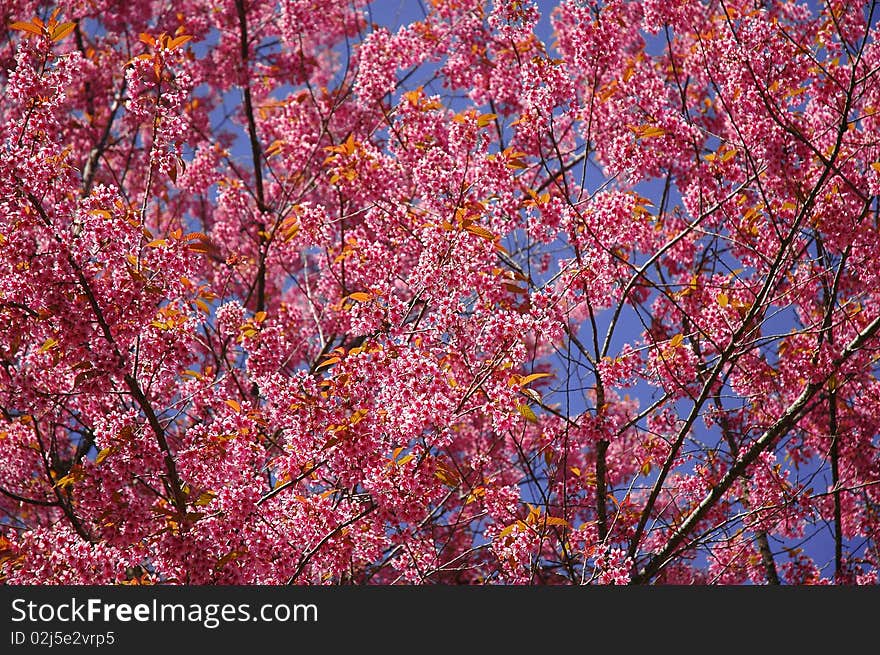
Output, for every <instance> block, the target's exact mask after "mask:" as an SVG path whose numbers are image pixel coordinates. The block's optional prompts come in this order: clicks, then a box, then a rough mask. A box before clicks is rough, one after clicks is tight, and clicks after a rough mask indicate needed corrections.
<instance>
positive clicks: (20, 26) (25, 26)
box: [9, 22, 43, 36]
mask: <svg viewBox="0 0 880 655" xmlns="http://www.w3.org/2000/svg"><path fill="white" fill-rule="evenodd" d="M9 27H10V28H11V29H13V30H19V31H20V32H28V33H30V34H35V35H36V36H43V30H42V29H41V28H40V27H39V26H37V25H34V24H33V23H22V22H16V23H10V25H9Z"/></svg>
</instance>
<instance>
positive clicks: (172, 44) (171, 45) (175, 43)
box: [165, 34, 192, 50]
mask: <svg viewBox="0 0 880 655" xmlns="http://www.w3.org/2000/svg"><path fill="white" fill-rule="evenodd" d="M191 38H192V36H190V35H189V34H184V35H182V36H178V37H177V38H176V39H171V40H170V41H168V43H167V44H166V46H165V47H166V48H168V49H169V50H174V49H176V48H179V47H180V46H182V45H183V44H184V43H186V42H187V41H189V40H190V39H191Z"/></svg>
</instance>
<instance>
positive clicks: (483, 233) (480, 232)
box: [465, 225, 495, 241]
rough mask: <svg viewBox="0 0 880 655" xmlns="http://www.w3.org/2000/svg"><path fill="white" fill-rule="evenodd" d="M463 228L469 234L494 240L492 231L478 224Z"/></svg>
mask: <svg viewBox="0 0 880 655" xmlns="http://www.w3.org/2000/svg"><path fill="white" fill-rule="evenodd" d="M465 229H466V230H467V231H468V232H470V233H471V234H476V235H477V236H478V237H482V238H484V239H486V240H487V241H494V240H495V235H494V234H493V233H492V232H490V231H489V230H487V229H486V228H484V227H480V226H479V225H468V226H467V227H466V228H465Z"/></svg>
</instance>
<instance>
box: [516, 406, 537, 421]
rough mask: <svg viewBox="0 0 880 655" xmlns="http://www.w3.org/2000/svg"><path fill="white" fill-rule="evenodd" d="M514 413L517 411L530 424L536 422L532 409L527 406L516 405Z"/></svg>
mask: <svg viewBox="0 0 880 655" xmlns="http://www.w3.org/2000/svg"><path fill="white" fill-rule="evenodd" d="M516 411H518V412H519V413H520V415H521V416H522V417H523V418H524V419H526V420H527V421H531V422H532V423H537V422H538V417H537V416H536V415H535V412H533V411H532V408H531V407H529V406H528V405H523V404H520V405H517V406H516Z"/></svg>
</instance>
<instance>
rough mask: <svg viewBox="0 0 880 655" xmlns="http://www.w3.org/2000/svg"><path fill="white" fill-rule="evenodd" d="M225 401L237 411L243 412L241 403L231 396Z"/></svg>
mask: <svg viewBox="0 0 880 655" xmlns="http://www.w3.org/2000/svg"><path fill="white" fill-rule="evenodd" d="M223 402H224V403H226V404H227V405H229V406H230V407H231V408H232V409H233V410H234V411H235V412H238V413H241V405H239V404H238V402H237V401H235V400H232V398H230V399H229V400H224V401H223Z"/></svg>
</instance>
